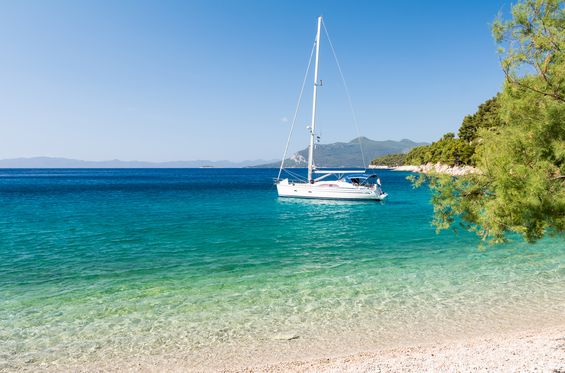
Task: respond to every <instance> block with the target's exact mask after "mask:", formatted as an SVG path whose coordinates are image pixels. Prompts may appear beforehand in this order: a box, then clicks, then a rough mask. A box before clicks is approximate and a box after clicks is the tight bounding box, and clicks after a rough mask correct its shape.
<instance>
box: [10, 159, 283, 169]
mask: <svg viewBox="0 0 565 373" xmlns="http://www.w3.org/2000/svg"><path fill="white" fill-rule="evenodd" d="M266 162H269V161H266V160H264V159H259V160H254V161H243V162H231V161H206V160H197V161H173V162H143V161H120V160H118V159H114V160H109V161H81V160H78V159H69V158H52V157H33V158H13V159H2V160H0V168H199V167H218V168H236V167H251V166H256V165H258V164H262V163H266ZM270 162H273V161H270Z"/></svg>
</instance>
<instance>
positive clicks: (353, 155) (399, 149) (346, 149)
mask: <svg viewBox="0 0 565 373" xmlns="http://www.w3.org/2000/svg"><path fill="white" fill-rule="evenodd" d="M359 143H361V145H362V147H363V153H364V156H365V163H366V164H365V165H364V164H363V157H362V156H361V150H360V146H359ZM421 145H428V143H425V142H414V141H412V140H408V139H402V140H400V141H394V140H385V141H375V140H371V139H368V138H366V137H358V138H355V139H353V140H351V141H350V142H336V143H333V144H316V146H315V150H314V159H315V163H316V166H317V167H322V168H324V167H365V166H366V165H367V164H369V163H370V162H371V161H372V160H373V159H375V158H377V157H380V156H383V155H387V154H396V153H407V152H408V151H410V150H411V149H412V148H414V147H416V146H421ZM307 159H308V148H306V149H303V150H300V151H298V152H296V153H294V154H293V155H292V156H290V157H289V158H287V159H285V161H284V165H285V167H306V166H307ZM280 163H281V162H280V161H277V162H273V163H268V164H262V165H258V166H255V167H264V168H270V167H275V168H276V167H279V166H280Z"/></svg>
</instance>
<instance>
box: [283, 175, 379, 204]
mask: <svg viewBox="0 0 565 373" xmlns="http://www.w3.org/2000/svg"><path fill="white" fill-rule="evenodd" d="M277 192H278V194H279V197H294V198H318V199H345V200H373V201H381V200H383V199H385V198H386V196H387V194H386V193H383V192H382V191H381V190H380V188H379V187H378V186H376V185H375V186H373V187H366V186H361V185H357V186H355V185H352V184H350V183H346V182H343V181H340V180H338V181H323V182H315V183H313V184H309V183H297V182H289V181H288V179H284V180H281V181H280V182H278V183H277Z"/></svg>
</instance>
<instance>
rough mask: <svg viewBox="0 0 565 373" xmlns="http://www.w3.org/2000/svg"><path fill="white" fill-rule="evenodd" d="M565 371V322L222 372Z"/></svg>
mask: <svg viewBox="0 0 565 373" xmlns="http://www.w3.org/2000/svg"><path fill="white" fill-rule="evenodd" d="M400 371H402V372H468V371H473V372H476V371H519V372H530V371H541V372H563V371H565V324H562V325H560V326H554V327H547V328H542V329H533V330H523V331H517V332H507V333H498V334H489V335H484V336H481V337H467V338H455V339H454V340H451V341H442V342H436V343H426V344H416V345H410V346H403V347H392V348H382V349H378V350H372V351H367V352H359V353H356V354H350V355H345V356H333V357H326V358H317V359H311V360H301V361H291V362H281V363H275V364H269V365H262V366H250V367H246V368H243V369H234V370H225V371H224V372H230V373H235V372H245V373H254V372H269V373H279V372H301V373H302V372H400Z"/></svg>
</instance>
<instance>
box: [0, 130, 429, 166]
mask: <svg viewBox="0 0 565 373" xmlns="http://www.w3.org/2000/svg"><path fill="white" fill-rule="evenodd" d="M359 142H361V144H362V145H363V151H364V155H365V162H366V163H367V164H368V163H370V162H371V160H373V159H375V158H377V157H380V156H382V155H386V154H392V153H406V152H408V151H409V150H410V149H412V148H414V147H416V146H420V145H427V143H423V142H414V141H412V140H407V139H403V140H400V141H393V140H386V141H374V140H370V139H368V138H366V137H360V138H356V139H353V140H351V141H350V142H336V143H333V144H317V145H316V148H315V160H316V166H318V167H364V165H363V161H362V157H361V151H360V148H359ZM307 159H308V148H306V149H303V150H300V151H299V152H296V153H295V154H293V155H292V156H291V157H289V158H287V159H286V160H285V166H286V167H306V166H307ZM279 166H280V161H275V160H267V161H266V160H262V159H259V160H250V161H242V162H232V161H207V160H196V161H172V162H144V161H121V160H118V159H114V160H108V161H83V160H78V159H69V158H53V157H32V158H12V159H2V160H0V168H199V167H217V168H237V167H257V168H259V167H260V168H278V167H279Z"/></svg>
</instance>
